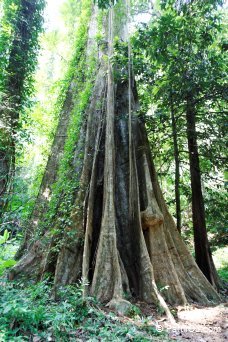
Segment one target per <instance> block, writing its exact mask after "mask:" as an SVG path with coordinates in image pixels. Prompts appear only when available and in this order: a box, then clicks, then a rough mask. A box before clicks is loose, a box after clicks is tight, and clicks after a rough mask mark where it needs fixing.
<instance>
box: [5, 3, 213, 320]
mask: <svg viewBox="0 0 228 342" xmlns="http://www.w3.org/2000/svg"><path fill="white" fill-rule="evenodd" d="M125 4H126V3H125V2H124V6H123V4H122V7H118V6H121V4H120V2H119V3H118V5H117V9H116V10H115V11H113V9H111V10H109V19H108V20H107V18H106V16H105V17H104V18H103V26H104V28H103V29H104V34H105V39H106V40H107V41H108V51H106V50H105V51H104V52H103V53H101V54H100V55H99V58H98V61H97V67H96V68H97V69H96V73H95V79H94V80H93V81H91V79H90V78H89V79H85V82H90V83H91V82H93V89H92V94H91V96H90V99H89V101H88V104H87V108H86V110H85V112H84V114H83V118H84V120H83V124H82V129H81V131H80V134H79V140H78V142H77V144H76V146H75V149H74V152H73V153H74V158H73V159H74V160H81V159H80V154H81V151H82V150H81V148H79V147H78V143H79V142H80V144H79V145H81V146H83V151H84V153H83V160H81V161H82V162H81V164H82V165H81V169H80V172H79V173H77V175H76V173H75V169H74V165H73V164H72V166H71V169H70V171H71V172H70V174H71V176H73V177H76V176H78V175H79V187H78V188H77V191H76V192H75V193H74V203H73V206H72V211H71V214H70V218H71V220H70V223H69V224H68V225H67V226H65V227H64V226H63V225H62V221H61V220H58V216H59V215H61V211H59V209H58V208H57V209H56V212H55V215H54V216H53V222H52V224H51V228H50V229H48V227H46V230H44V231H43V232H42V233H41V234H40V236H39V237H38V238H37V239H35V241H33V242H32V243H31V244H30V246H29V249H28V251H27V253H25V254H24V255H23V257H22V258H21V259H20V260H19V262H18V263H17V265H15V266H14V267H13V268H12V270H11V271H10V274H9V277H10V279H13V278H15V277H20V276H22V275H24V276H26V277H29V278H33V279H35V280H39V279H42V277H43V276H44V274H46V272H48V273H49V274H52V275H53V278H54V289H55V291H56V293H57V292H58V287H59V286H63V285H66V284H75V283H76V282H77V281H79V280H80V279H81V278H83V280H84V281H85V286H84V287H85V288H84V292H85V294H91V295H95V296H96V297H97V298H99V300H100V301H101V302H103V303H105V304H107V305H109V306H110V307H111V308H114V309H116V310H117V311H121V312H124V311H126V309H128V308H129V304H130V303H129V302H128V301H126V300H125V299H124V298H125V296H126V295H127V296H128V297H129V298H131V299H133V298H136V299H140V300H143V301H145V302H147V303H154V304H156V305H158V306H160V307H161V308H162V309H163V310H164V312H166V314H167V316H168V318H169V319H170V320H173V318H172V315H171V313H170V311H169V308H168V306H167V303H171V304H186V303H187V301H190V302H191V301H198V302H201V303H210V302H211V301H212V302H217V301H219V296H218V294H217V293H216V291H215V290H214V288H213V287H212V286H211V284H210V283H209V282H208V281H207V279H206V278H205V277H204V275H203V274H202V272H201V271H200V270H199V268H198V267H197V265H196V263H195V261H194V259H193V257H192V256H191V254H190V253H189V251H188V250H187V247H186V246H185V244H184V243H183V241H182V240H181V237H180V234H179V232H178V231H177V229H176V226H175V223H174V221H173V219H172V217H171V216H170V214H169V212H168V210H167V207H166V205H165V202H164V198H163V195H162V192H161V189H160V187H159V184H158V181H157V176H156V172H155V169H154V166H153V162H152V160H151V154H150V146H149V142H148V139H147V133H146V129H145V124H144V122H143V121H142V120H140V118H139V117H138V116H137V115H136V114H134V113H136V111H137V109H138V107H139V103H138V97H137V90H136V85H135V82H134V79H132V80H131V82H128V81H127V80H124V81H123V79H121V78H114V73H113V68H115V66H113V64H112V54H113V37H114V36H115V35H117V34H118V35H119V36H120V38H121V39H125V37H126V35H125V32H126V31H125V30H124V27H123V22H122V20H121V18H122V16H120V15H115V13H119V11H124V9H125ZM92 8H93V10H92V18H91V21H90V26H89V30H88V41H89V42H90V44H89V46H88V45H87V47H88V48H89V50H90V51H91V53H92V54H93V55H95V53H94V51H92V50H91V43H92V42H95V39H94V36H95V35H96V33H97V21H96V18H97V15H98V9H97V8H96V7H94V6H93V7H92ZM113 12H114V13H113ZM107 23H108V24H107ZM107 28H108V29H109V30H107ZM108 32H109V33H108ZM104 55H106V57H105V58H104ZM107 55H108V62H107ZM126 69H127V66H126ZM83 84H84V83H83ZM129 84H130V89H129ZM129 96H130V97H131V98H130V99H129ZM129 100H130V102H131V107H132V119H131V134H132V141H131V144H129V128H130V127H129V126H130V125H129V122H128V121H129ZM73 114H74V112H73V113H72V115H73ZM129 149H130V151H129ZM130 166H131V168H130ZM130 169H131V170H130ZM59 177H61V175H59ZM63 204H64V203H62V205H63ZM60 219H61V217H60ZM53 227H54V228H55V230H56V229H58V231H59V234H58V235H56V234H55V232H54V233H53V232H52V231H53V229H52V228H53ZM160 287H161V288H164V287H165V288H167V289H166V290H164V291H163V292H162V295H161V293H160V292H159V288H160Z"/></svg>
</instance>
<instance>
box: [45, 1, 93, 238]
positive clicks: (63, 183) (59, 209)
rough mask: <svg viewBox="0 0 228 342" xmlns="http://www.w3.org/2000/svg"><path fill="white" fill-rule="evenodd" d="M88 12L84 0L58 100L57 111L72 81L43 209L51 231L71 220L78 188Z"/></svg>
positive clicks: (89, 70)
mask: <svg viewBox="0 0 228 342" xmlns="http://www.w3.org/2000/svg"><path fill="white" fill-rule="evenodd" d="M90 16H91V1H90V0H87V1H84V2H83V5H82V9H81V16H80V19H79V26H78V29H77V35H76V39H75V52H74V56H73V59H72V61H71V63H70V67H69V69H68V72H67V75H66V78H65V82H64V83H63V89H62V91H61V97H60V99H59V101H60V102H59V103H58V108H59V113H61V109H62V108H63V105H64V102H65V100H66V94H67V91H68V90H69V88H70V87H71V86H72V84H74V88H75V89H77V91H76V94H74V107H73V109H72V111H71V118H70V123H69V126H68V127H69V128H68V132H67V139H66V142H65V146H64V155H63V158H62V160H61V162H60V166H59V170H58V177H57V181H56V183H55V184H54V185H53V188H52V191H53V194H52V198H51V201H50V205H49V210H48V213H47V221H46V222H45V226H49V227H50V228H53V225H54V229H52V233H53V234H58V233H59V232H63V228H64V227H66V226H69V225H70V224H71V217H70V216H71V215H70V213H71V209H72V205H73V201H74V196H75V192H76V191H77V190H78V188H79V176H80V165H81V164H82V160H83V157H84V156H83V153H80V154H79V156H78V158H77V161H76V164H75V163H74V151H75V148H76V144H77V142H78V138H79V133H80V129H81V124H82V122H83V114H84V112H85V110H86V108H87V106H88V103H89V98H90V95H91V90H92V87H93V77H94V70H95V66H96V63H95V61H96V59H95V57H94V55H95V54H94V55H93V54H92V55H93V56H92V57H91V58H88V57H87V56H86V53H85V49H86V42H87V36H88V31H87V29H88V24H89V20H90ZM73 168H74V170H75V169H78V170H79V171H78V174H76V173H75V171H73ZM57 213H58V215H57ZM56 225H57V227H61V228H60V231H59V230H58V229H56V228H55V226H56ZM41 227H42V223H41ZM41 230H42V228H41Z"/></svg>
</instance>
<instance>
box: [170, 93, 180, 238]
mask: <svg viewBox="0 0 228 342" xmlns="http://www.w3.org/2000/svg"><path fill="white" fill-rule="evenodd" d="M170 110H171V121H172V134H173V147H174V160H175V202H176V220H177V230H178V231H179V232H180V233H181V201H180V157H179V148H178V140H177V122H176V118H175V112H174V105H173V96H172V91H171V94H170Z"/></svg>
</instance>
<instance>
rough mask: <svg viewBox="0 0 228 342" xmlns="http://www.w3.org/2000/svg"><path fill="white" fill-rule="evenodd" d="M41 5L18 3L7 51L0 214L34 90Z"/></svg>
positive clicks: (0, 145) (36, 0)
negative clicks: (25, 107) (24, 112)
mask: <svg viewBox="0 0 228 342" xmlns="http://www.w3.org/2000/svg"><path fill="white" fill-rule="evenodd" d="M8 6H10V5H8ZM42 8H43V0H33V1H30V0H21V1H19V2H18V10H17V17H16V18H15V19H14V22H11V24H12V28H13V32H12V35H13V40H12V43H11V44H10V46H9V47H7V48H9V52H7V51H5V58H6V59H7V61H8V63H7V65H6V70H4V73H5V77H4V79H3V92H4V96H3V102H6V105H5V104H4V103H3V106H2V108H1V112H0V115H1V121H0V129H1V132H0V139H1V141H0V155H1V157H0V158H1V162H0V197H1V198H0V203H1V202H2V200H1V199H3V202H4V205H2V206H1V209H0V216H1V214H3V212H4V209H5V208H7V202H8V195H9V191H12V188H13V179H14V175H15V163H16V147H17V146H16V145H17V133H18V132H19V129H20V127H19V125H20V122H19V121H20V114H21V111H22V108H23V105H24V104H25V102H26V100H27V97H28V96H29V95H31V93H32V92H31V90H32V84H31V80H30V78H31V73H32V72H33V71H34V70H33V69H34V60H35V59H36V54H37V46H38V42H37V41H38V34H39V30H40V25H41V22H42V16H41V11H42ZM8 10H9V9H8ZM28 88H31V89H28ZM2 126H3V127H2Z"/></svg>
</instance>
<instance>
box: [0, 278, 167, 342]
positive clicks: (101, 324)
mask: <svg viewBox="0 0 228 342" xmlns="http://www.w3.org/2000/svg"><path fill="white" fill-rule="evenodd" d="M58 291H59V292H58V301H55V300H54V299H53V293H52V284H51V283H49V281H48V280H45V281H43V282H40V283H37V284H33V283H24V282H22V281H21V282H17V283H16V282H15V283H13V282H11V283H9V282H8V281H7V280H5V279H3V278H2V281H1V287H0V341H4V342H7V341H10V342H14V341H33V340H34V338H36V339H37V340H38V341H40V342H41V341H59V342H60V341H61V342H64V341H76V340H77V339H81V340H82V341H88V340H92V341H111V340H113V339H115V341H140V342H141V341H155V340H157V338H158V340H160V338H161V337H162V340H163V341H164V340H165V339H166V335H165V334H164V333H162V334H161V333H159V332H157V330H156V329H155V327H154V326H152V325H149V324H148V320H147V319H146V318H143V317H141V318H139V314H140V310H138V311H137V320H134V319H136V317H135V318H131V319H129V320H127V318H126V320H125V321H123V320H122V321H121V320H120V319H119V318H118V316H116V315H115V314H114V313H113V312H108V313H107V312H105V311H103V310H102V309H100V307H99V306H98V304H99V303H98V302H97V301H96V299H94V298H91V297H87V298H84V297H83V284H82V283H79V284H78V285H77V286H66V287H62V288H60V289H59V290H58ZM132 312H134V313H135V312H136V309H135V307H133V308H132ZM132 312H131V314H132ZM130 316H131V317H132V315H130ZM139 321H140V324H139V323H138V322H139Z"/></svg>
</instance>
